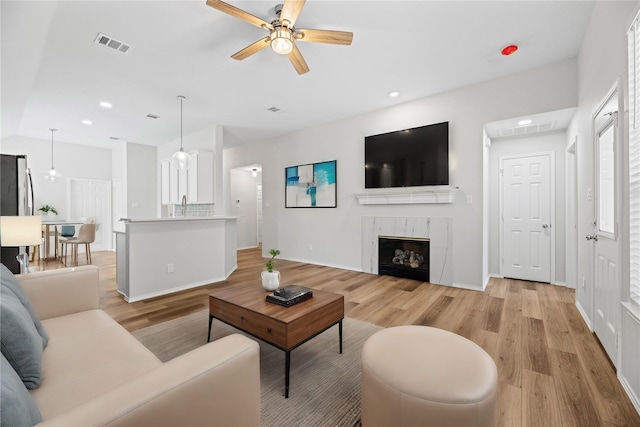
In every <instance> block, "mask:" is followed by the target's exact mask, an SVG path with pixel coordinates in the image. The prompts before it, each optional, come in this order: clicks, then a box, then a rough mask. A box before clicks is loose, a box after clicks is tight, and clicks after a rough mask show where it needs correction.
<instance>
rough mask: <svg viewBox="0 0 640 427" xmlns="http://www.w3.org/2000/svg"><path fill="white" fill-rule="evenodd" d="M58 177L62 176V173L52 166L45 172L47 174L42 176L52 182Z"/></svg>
mask: <svg viewBox="0 0 640 427" xmlns="http://www.w3.org/2000/svg"><path fill="white" fill-rule="evenodd" d="M58 178H62V174H61V173H60V172H58V171H57V170H55V169H54V168H53V167H52V168H51V169H49V172H47V174H46V175H45V176H44V179H46V180H47V181H51V182H54V181H55V180H57V179H58Z"/></svg>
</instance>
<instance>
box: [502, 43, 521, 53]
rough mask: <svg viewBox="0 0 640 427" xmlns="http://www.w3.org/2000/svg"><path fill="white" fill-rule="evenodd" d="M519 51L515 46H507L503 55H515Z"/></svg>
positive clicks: (503, 50)
mask: <svg viewBox="0 0 640 427" xmlns="http://www.w3.org/2000/svg"><path fill="white" fill-rule="evenodd" d="M517 50H518V46H517V45H515V44H510V45H509V46H505V47H504V48H503V49H502V51H501V53H502V54H503V55H504V56H509V55H513V54H514V53H516V51H517Z"/></svg>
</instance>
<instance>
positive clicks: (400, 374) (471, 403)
mask: <svg viewBox="0 0 640 427" xmlns="http://www.w3.org/2000/svg"><path fill="white" fill-rule="evenodd" d="M497 387H498V370H497V369H496V365H495V363H494V361H493V359H492V358H491V356H489V355H488V354H487V352H485V351H484V350H483V349H482V348H481V347H480V346H478V345H477V344H475V343H474V342H472V341H469V340H468V339H466V338H464V337H461V336H460V335H456V334H454V333H452V332H448V331H445V330H442V329H437V328H431V327H428V326H398V327H394V328H387V329H383V330H381V331H378V332H376V333H375V334H373V335H372V336H371V337H370V338H369V339H368V340H367V342H366V343H365V344H364V347H363V348H362V402H361V420H362V426H363V427H373V426H384V427H387V426H394V427H408V426H438V427H444V426H455V427H467V426H468V427H471V426H473V427H485V426H487V427H488V426H492V427H493V426H495V425H496V424H497Z"/></svg>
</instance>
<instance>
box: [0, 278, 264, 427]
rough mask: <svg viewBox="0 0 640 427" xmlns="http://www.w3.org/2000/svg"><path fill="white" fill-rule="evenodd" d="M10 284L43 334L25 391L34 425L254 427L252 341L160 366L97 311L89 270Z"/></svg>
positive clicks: (256, 378)
mask: <svg viewBox="0 0 640 427" xmlns="http://www.w3.org/2000/svg"><path fill="white" fill-rule="evenodd" d="M3 274H5V273H4V270H3ZM15 277H16V278H17V279H18V281H19V282H20V284H21V285H22V287H23V289H24V292H25V293H26V295H27V296H28V298H29V300H30V301H31V304H32V305H33V308H34V309H35V312H36V313H37V315H38V317H39V318H40V320H41V322H42V326H43V327H44V330H45V331H46V334H47V335H48V344H47V345H46V347H45V348H44V350H43V353H42V374H41V383H40V385H39V386H38V387H37V388H34V389H32V390H29V393H30V394H31V397H32V398H33V400H34V401H35V404H36V406H37V408H38V410H39V412H40V415H41V417H42V422H41V423H40V424H38V425H39V426H64V427H70V426H83V427H86V426H136V427H140V426H154V427H157V426H205V425H206V426H259V425H260V372H259V369H260V368H259V363H260V362H259V347H258V344H257V343H256V342H255V341H252V340H250V339H248V338H246V337H244V336H242V335H238V334H236V335H231V336H228V337H225V338H223V339H220V340H217V341H214V342H211V343H209V344H205V343H203V345H202V347H199V348H197V349H196V350H193V351H191V352H189V353H186V354H184V355H182V356H180V357H177V358H175V359H173V360H171V361H168V362H166V363H162V362H161V361H160V360H158V359H157V358H156V356H155V355H154V354H153V353H151V352H150V351H149V350H148V349H147V348H146V347H144V346H143V345H142V344H141V343H140V342H138V341H137V340H136V339H135V338H134V337H133V336H132V335H131V334H130V333H129V332H127V331H126V330H125V329H124V328H123V327H122V326H120V325H119V324H118V323H117V322H115V321H114V320H113V319H112V318H111V317H110V316H109V315H107V314H106V313H105V312H104V311H102V310H100V309H99V299H100V293H99V287H100V280H99V273H98V269H97V268H96V267H95V266H82V267H76V268H65V269H61V270H52V271H43V272H34V273H31V274H27V275H17V276H15ZM3 280H4V278H3ZM203 340H204V338H203ZM3 359H4V357H3ZM3 366H5V365H3ZM3 393H5V388H4V385H3ZM7 412H9V411H7ZM1 418H2V414H0V419H1ZM3 424H4V423H3Z"/></svg>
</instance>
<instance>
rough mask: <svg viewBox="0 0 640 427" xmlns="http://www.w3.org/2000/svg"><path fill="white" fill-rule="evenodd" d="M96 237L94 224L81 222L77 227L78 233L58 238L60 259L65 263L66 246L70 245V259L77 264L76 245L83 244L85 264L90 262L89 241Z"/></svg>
mask: <svg viewBox="0 0 640 427" xmlns="http://www.w3.org/2000/svg"><path fill="white" fill-rule="evenodd" d="M95 239H96V224H95V223H91V224H82V225H81V226H80V228H79V229H78V235H77V236H73V237H67V238H60V244H61V247H62V248H61V254H60V256H61V259H64V260H63V263H64V264H65V265H66V264H67V254H68V250H69V249H68V246H69V245H72V249H71V261H72V262H73V263H75V265H78V245H85V252H86V257H87V264H91V243H93V242H94V241H95Z"/></svg>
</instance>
